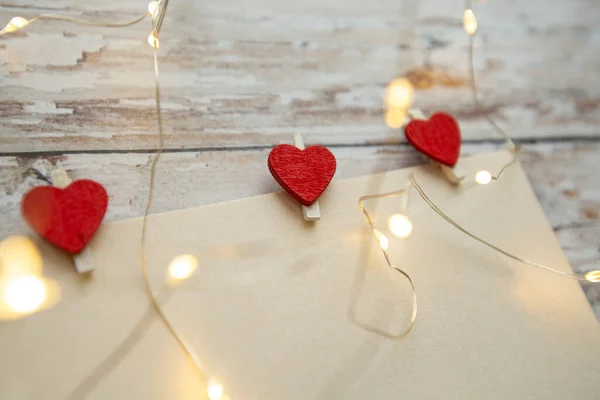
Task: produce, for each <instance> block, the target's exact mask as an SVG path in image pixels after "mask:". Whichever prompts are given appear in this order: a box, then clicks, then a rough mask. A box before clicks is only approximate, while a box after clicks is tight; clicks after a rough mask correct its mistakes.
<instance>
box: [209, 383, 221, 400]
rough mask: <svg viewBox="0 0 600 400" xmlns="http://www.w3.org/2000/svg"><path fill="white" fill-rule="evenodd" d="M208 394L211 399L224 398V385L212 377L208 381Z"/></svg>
mask: <svg viewBox="0 0 600 400" xmlns="http://www.w3.org/2000/svg"><path fill="white" fill-rule="evenodd" d="M206 394H207V395H208V398H209V399H210V400H219V399H222V398H223V386H222V385H221V384H220V383H219V381H217V380H216V379H214V378H212V379H210V380H209V381H208V386H207V388H206Z"/></svg>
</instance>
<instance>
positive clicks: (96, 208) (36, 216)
mask: <svg viewBox="0 0 600 400" xmlns="http://www.w3.org/2000/svg"><path fill="white" fill-rule="evenodd" d="M107 207H108V195H107V193H106V190H105V189H104V187H103V186H102V185H101V184H99V183H97V182H94V181H92V180H88V179H82V180H77V181H74V182H73V183H71V184H69V185H68V186H66V187H65V188H59V187H54V186H39V187H36V188H33V189H31V190H30V191H29V192H27V193H26V194H25V196H24V197H23V200H22V202H21V213H22V214H23V217H24V218H25V220H26V221H27V223H28V224H29V226H30V227H31V228H32V229H33V230H34V231H36V232H37V233H38V234H39V235H40V236H42V237H43V238H44V239H46V240H47V241H48V242H50V243H52V244H53V245H54V246H56V247H58V248H60V249H62V250H65V251H67V252H69V253H71V254H74V255H76V254H79V253H80V252H81V251H82V250H83V249H84V247H85V246H86V245H87V243H88V242H89V241H90V239H91V238H92V236H93V235H94V233H95V232H96V230H97V229H98V227H99V226H100V223H101V222H102V219H103V218H104V214H105V213H106V208H107ZM76 264H77V260H76ZM77 267H78V271H79V272H85V271H82V270H81V269H80V266H79V265H77ZM86 268H87V270H91V269H93V265H88V266H86Z"/></svg>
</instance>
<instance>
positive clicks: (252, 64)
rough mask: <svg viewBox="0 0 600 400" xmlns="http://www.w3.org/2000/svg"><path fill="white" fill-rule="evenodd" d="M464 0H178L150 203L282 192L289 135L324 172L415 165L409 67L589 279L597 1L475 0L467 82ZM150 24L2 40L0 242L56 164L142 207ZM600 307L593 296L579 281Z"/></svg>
mask: <svg viewBox="0 0 600 400" xmlns="http://www.w3.org/2000/svg"><path fill="white" fill-rule="evenodd" d="M146 6H147V1H146V0H118V1H117V0H105V1H101V2H99V1H96V0H78V1H76V0H38V1H35V2H33V1H29V2H28V1H25V0H22V1H18V0H13V1H12V2H11V3H10V4H7V3H3V4H1V5H0V10H1V11H2V12H1V16H2V17H1V21H0V23H6V22H8V20H9V19H10V18H11V17H12V16H15V15H20V16H23V17H26V18H27V17H33V16H35V15H37V14H39V13H61V14H67V15H71V16H77V17H82V18H90V19H100V20H113V21H115V22H116V21H124V20H129V19H133V18H135V17H136V16H138V15H140V14H141V13H143V12H145V9H146ZM463 10H464V1H459V0H449V1H443V0H421V1H409V0H403V1H398V0H378V1H370V2H365V1H363V0H343V1H342V0H334V1H328V2H323V1H321V0H304V1H297V2H291V1H287V2H286V1H280V0H252V1H249V2H244V1H240V0H221V1H217V2H215V1H205V0H172V1H171V4H170V7H169V12H168V15H167V18H166V20H165V23H164V27H163V31H162V33H161V50H160V63H161V70H162V75H161V79H162V86H163V107H164V124H165V129H166V135H167V137H166V147H167V149H166V151H165V154H164V156H163V158H162V161H161V163H160V165H159V168H158V171H159V172H158V187H157V191H156V194H155V203H154V207H153V210H152V211H153V212H162V211H168V210H175V209H180V208H184V207H191V206H197V205H201V204H208V203H214V202H220V201H225V200H230V199H237V198H241V197H246V196H252V195H256V194H262V193H268V192H272V191H275V190H279V188H278V186H277V185H276V183H275V182H274V181H273V179H272V178H271V176H270V174H269V172H268V170H267V167H266V157H267V154H268V152H269V149H270V148H271V147H272V146H273V145H276V144H278V143H290V142H291V139H292V134H293V133H295V132H301V133H302V134H304V136H305V141H306V142H307V144H317V143H318V144H323V145H326V146H328V147H329V148H330V149H332V151H333V152H334V153H335V155H336V157H337V158H338V160H339V169H338V174H337V175H336V178H335V179H343V178H347V177H352V176H358V175H364V174H368V173H371V172H375V171H385V170H390V169H395V168H402V167H407V166H411V165H415V164H418V163H419V162H420V159H419V157H418V156H417V155H416V153H415V151H414V150H413V149H412V148H411V147H410V146H408V145H407V143H406V141H405V140H404V138H403V134H402V132H401V131H399V130H391V129H388V128H386V126H385V123H384V120H383V113H382V97H383V93H384V88H385V85H386V83H387V82H388V81H389V80H391V79H392V78H394V77H397V76H399V75H408V76H409V77H410V79H411V80H412V81H413V83H414V84H415V86H417V88H418V91H417V94H416V105H417V106H418V107H420V108H422V109H423V110H424V111H425V112H433V111H435V110H440V109H443V110H447V111H449V112H451V113H453V114H454V115H455V116H456V117H458V119H459V121H460V124H461V127H462V130H463V137H464V146H463V153H464V154H472V153H478V152H484V151H490V150H494V149H496V148H499V147H500V146H501V141H500V140H499V138H498V137H497V136H495V135H494V132H493V130H492V129H491V128H490V126H489V125H488V124H487V122H486V121H485V119H484V114H483V113H485V114H489V115H491V116H493V117H494V118H495V119H497V120H498V121H499V123H500V124H501V125H502V126H504V127H505V128H506V129H507V130H508V131H509V132H510V133H511V135H512V136H513V138H514V140H515V142H517V143H518V144H522V145H524V151H523V153H522V157H521V163H522V164H523V167H524V168H525V170H526V172H527V174H528V176H529V178H530V180H531V184H532V185H533V187H534V189H535V192H536V193H537V195H538V198H539V200H540V202H541V203H542V206H543V208H544V210H545V211H546V214H547V215H548V218H549V220H550V222H551V224H552V226H553V228H554V230H555V232H556V234H557V236H558V240H559V241H560V243H561V245H562V247H563V249H564V250H565V252H566V254H567V256H568V258H569V260H570V261H571V264H572V266H573V268H574V269H575V270H577V271H579V272H584V271H587V270H590V269H600V248H599V244H600V240H599V238H600V223H599V222H600V221H599V219H600V178H598V173H599V171H600V157H599V156H600V110H599V108H598V105H599V104H600V73H598V71H599V70H600V56H599V54H600V8H599V7H598V6H597V5H596V4H594V2H592V1H588V0H573V1H569V2H547V1H545V0H531V1H528V2H520V1H512V0H511V1H493V0H492V1H489V2H476V3H475V4H474V11H475V14H476V15H477V17H478V21H479V26H480V30H479V34H478V36H477V37H476V43H475V51H476V65H475V67H476V73H477V75H478V77H479V82H480V92H481V95H482V97H483V100H484V104H485V107H484V110H483V113H482V112H479V113H476V112H474V111H473V110H474V109H473V105H472V99H471V93H470V91H469V86H468V61H467V43H468V38H467V36H466V34H465V32H464V31H463V29H462V24H461V20H462V13H463ZM149 24H150V23H149V21H145V22H143V23H141V24H139V25H136V26H133V27H130V28H125V29H108V28H97V27H90V26H81V25H75V24H68V23H64V22H55V21H42V22H39V23H36V24H35V25H31V26H30V27H28V28H27V29H26V30H24V31H20V32H16V33H14V34H11V35H8V36H4V37H2V38H1V39H0V86H1V87H2V98H1V99H0V126H1V129H0V144H1V146H0V193H1V196H0V212H1V215H2V220H3V221H2V225H1V226H0V237H6V236H7V235H10V234H18V233H26V232H28V229H27V227H26V226H25V224H24V222H23V221H22V219H21V218H20V215H19V203H20V199H21V196H22V195H23V193H24V192H26V191H27V190H28V189H30V188H32V187H34V186H37V185H41V184H44V183H45V182H44V181H45V180H46V179H47V177H48V175H49V171H50V169H51V168H53V167H54V166H56V165H62V166H63V167H64V168H66V169H67V170H68V171H69V173H70V174H71V175H72V177H74V178H84V177H85V178H91V179H94V180H97V181H99V182H101V183H103V184H104V185H105V186H106V188H107V189H108V191H109V193H110V207H109V212H108V215H107V220H116V219H121V218H128V217H133V216H139V215H141V214H142V212H143V208H144V206H145V202H146V196H147V191H148V180H149V161H150V159H151V158H152V155H153V152H154V150H155V148H156V146H157V137H156V132H157V131H156V118H155V112H154V99H153V96H154V86H153V85H154V82H153V72H152V56H151V51H150V48H149V47H148V44H147V42H146V37H147V35H148V33H149V31H150V26H149ZM584 290H585V292H586V294H587V296H588V299H589V300H590V302H591V304H592V307H594V310H595V312H596V315H598V316H600V288H598V287H597V286H595V287H593V286H592V285H584Z"/></svg>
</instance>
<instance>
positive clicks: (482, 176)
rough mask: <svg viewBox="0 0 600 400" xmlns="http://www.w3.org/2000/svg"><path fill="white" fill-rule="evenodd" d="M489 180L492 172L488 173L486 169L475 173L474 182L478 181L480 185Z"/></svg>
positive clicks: (485, 183)
mask: <svg viewBox="0 0 600 400" xmlns="http://www.w3.org/2000/svg"><path fill="white" fill-rule="evenodd" d="M491 181H492V174H490V173H489V172H488V171H479V172H478V173H476V174H475V182H477V183H479V184H480V185H487V184H488V183H490V182H491Z"/></svg>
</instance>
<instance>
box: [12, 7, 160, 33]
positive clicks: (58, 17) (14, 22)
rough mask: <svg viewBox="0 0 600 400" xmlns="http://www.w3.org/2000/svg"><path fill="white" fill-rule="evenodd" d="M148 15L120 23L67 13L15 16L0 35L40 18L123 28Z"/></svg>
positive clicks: (148, 14) (148, 13) (147, 13)
mask: <svg viewBox="0 0 600 400" xmlns="http://www.w3.org/2000/svg"><path fill="white" fill-rule="evenodd" d="M150 15H152V14H150V12H146V13H145V14H143V15H142V16H140V17H139V18H136V19H134V20H132V21H128V22H120V23H114V22H102V21H92V20H87V19H82V18H75V17H70V16H68V15H60V14H40V15H38V16H36V17H33V18H32V19H30V20H27V19H25V18H23V17H15V18H13V19H11V20H10V22H9V23H8V24H7V25H6V27H5V28H4V29H2V30H1V31H0V35H4V34H7V33H10V32H14V31H16V30H18V29H21V28H24V27H25V26H27V25H29V24H32V23H34V22H36V21H39V20H42V19H50V20H57V21H67V22H73V23H76V24H82V25H89V26H100V27H103V28H125V27H128V26H131V25H135V24H137V23H138V22H141V21H143V20H144V19H145V18H146V17H149V16H150Z"/></svg>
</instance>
